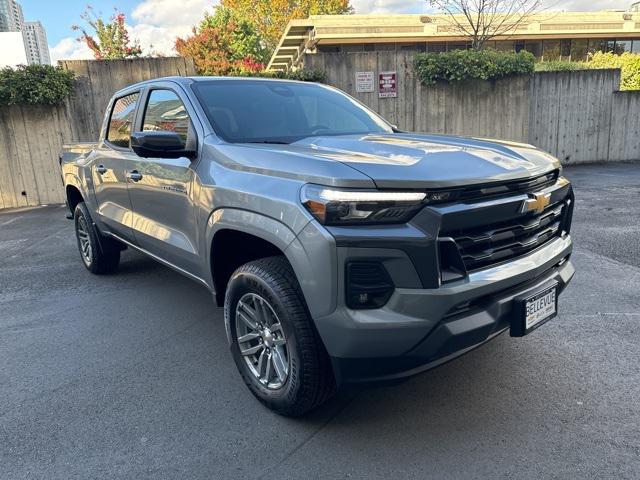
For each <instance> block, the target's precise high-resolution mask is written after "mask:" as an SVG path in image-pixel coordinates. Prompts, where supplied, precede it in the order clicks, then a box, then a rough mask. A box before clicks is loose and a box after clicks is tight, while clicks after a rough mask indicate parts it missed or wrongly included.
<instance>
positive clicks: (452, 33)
mask: <svg viewBox="0 0 640 480" xmlns="http://www.w3.org/2000/svg"><path fill="white" fill-rule="evenodd" d="M638 6H640V4H635V5H634V6H632V8H634V7H638ZM636 10H638V8H636ZM487 46H488V47H489V48H495V49H497V50H502V51H514V52H518V51H521V50H527V51H529V52H531V53H533V54H534V55H535V56H536V58H538V59H540V60H545V61H549V60H586V59H587V56H588V54H589V53H591V52H596V51H612V52H616V53H622V52H633V53H640V12H635V11H631V10H630V11H628V12H618V11H616V12H612V11H603V12H546V13H540V14H536V15H532V16H530V17H528V18H527V19H526V20H525V21H523V22H520V23H518V24H517V25H515V26H514V27H513V29H512V30H510V31H508V32H506V33H505V34H503V35H499V36H497V37H496V38H494V39H492V40H491V41H489V42H488V44H487ZM469 47H470V44H469V39H468V37H467V36H465V35H463V34H461V32H460V30H459V29H458V28H456V27H455V25H454V23H453V21H452V20H451V18H450V17H448V16H446V15H441V14H440V15H438V14H436V15H312V16H310V17H309V18H307V19H303V20H292V21H290V22H289V24H288V25H287V29H286V30H285V32H284V34H283V36H282V38H281V39H280V43H279V45H278V47H277V48H276V50H275V52H274V54H273V56H272V57H271V60H270V62H269V65H268V68H270V69H272V70H289V69H295V68H299V67H301V66H303V65H304V58H305V56H306V55H314V54H317V53H349V52H367V51H371V52H375V51H394V50H411V51H416V52H445V51H449V50H456V49H465V48H469Z"/></svg>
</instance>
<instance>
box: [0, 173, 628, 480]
mask: <svg viewBox="0 0 640 480" xmlns="http://www.w3.org/2000/svg"><path fill="white" fill-rule="evenodd" d="M565 173H566V175H567V176H568V177H569V178H570V179H571V180H572V181H573V182H574V186H575V190H576V196H577V203H576V207H577V208H576V213H575V216H574V227H573V231H572V235H573V237H574V241H575V250H574V254H573V257H572V259H573V261H574V263H575V266H576V269H577V274H576V276H575V278H574V280H573V282H572V284H571V285H570V286H569V288H568V289H567V291H566V292H565V293H564V294H563V295H562V296H561V298H560V314H559V316H558V317H557V318H555V319H554V320H552V321H551V322H549V323H548V324H547V325H545V326H544V327H542V328H540V329H538V330H537V331H535V332H534V333H533V334H531V335H529V336H527V337H525V338H522V339H513V338H510V337H509V335H508V334H505V335H502V336H500V337H498V338H497V339H495V340H493V341H492V342H490V343H488V344H486V345H484V346H482V347H481V348H479V349H477V350H475V351H473V352H471V353H469V354H467V355H466V356H464V357H462V358H459V359H457V360H455V361H452V362H450V363H448V364H446V365H444V366H441V367H439V368H437V369H434V370H431V371H429V372H427V373H424V374H422V375H419V376H417V377H414V378H412V379H410V380H408V381H406V382H403V383H401V384H399V385H394V386H385V387H375V388H366V389H361V390H352V391H347V392H344V393H342V394H340V395H339V396H338V397H337V398H336V399H335V400H333V401H332V402H330V403H329V404H328V405H326V406H325V407H323V408H322V409H320V410H319V411H317V412H314V413H313V414H312V415H310V416H309V417H307V418H304V419H298V420H292V419H287V418H283V417H280V416H278V415H276V414H273V413H271V412H270V411H268V410H266V409H265V408H264V407H262V406H261V405H260V404H259V403H258V402H257V401H256V400H255V399H254V398H253V397H252V396H251V394H250V393H249V392H248V390H247V389H246V388H245V386H244V384H243V383H242V381H241V379H240V376H239V375H238V373H237V372H236V368H235V365H234V363H233V361H232V359H231V356H230V354H229V352H228V347H227V343H226V339H225V333H224V325H223V320H222V309H220V308H217V307H215V306H214V304H213V301H212V298H211V295H210V294H209V293H208V292H207V291H206V290H205V289H204V288H203V287H201V286H199V285H198V284H196V283H193V282H192V281H190V280H188V279H187V278H184V277H182V276H180V275H179V274H177V273H175V272H173V271H172V270H169V269H167V268H165V267H163V266H160V265H159V264H157V263H155V262H154V261H153V260H150V259H148V258H146V257H144V256H143V255H141V254H139V253H136V252H133V251H131V250H129V251H127V252H125V253H124V255H123V261H122V263H121V268H120V270H119V272H118V273H117V274H116V275H112V276H103V277H98V276H94V275H91V274H90V273H89V272H87V271H86V270H85V268H84V267H83V265H82V263H81V260H80V256H79V253H78V251H77V248H76V245H75V238H74V234H73V225H72V222H70V221H68V220H65V218H64V215H65V210H64V208H63V207H60V206H49V207H40V208H35V209H29V210H19V211H11V212H3V213H0V478H1V479H3V480H4V479H11V480H13V479H22V478H42V479H58V478H60V479H69V478H78V479H94V478H107V479H120V478H122V479H143V478H152V479H161V478H175V479H177V478H180V479H182V478H185V479H186V478H202V479H218V478H220V479H231V478H243V479H254V478H266V479H276V478H277V479H281V478H285V479H288V478H293V479H297V478H304V479H305V480H310V479H315V478H321V479H340V478H366V479H378V478H380V479H403V478H437V479H462V478H464V479H469V478H517V479H525V478H527V479H528V478H532V479H533V478H535V479H538V478H558V479H566V478H580V479H584V478H616V479H622V478H628V479H638V478H640V208H639V207H638V199H640V163H636V164H614V165H608V166H603V165H594V166H579V167H572V168H567V169H566V170H565Z"/></svg>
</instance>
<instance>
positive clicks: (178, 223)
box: [61, 77, 574, 416]
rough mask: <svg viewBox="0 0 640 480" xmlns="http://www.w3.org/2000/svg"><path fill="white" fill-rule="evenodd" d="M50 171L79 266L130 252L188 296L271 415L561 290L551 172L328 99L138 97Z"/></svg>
mask: <svg viewBox="0 0 640 480" xmlns="http://www.w3.org/2000/svg"><path fill="white" fill-rule="evenodd" d="M61 167H62V173H63V179H64V184H65V188H66V198H67V203H68V206H69V209H70V211H71V214H72V216H71V215H70V218H73V220H74V224H75V233H76V237H77V244H78V248H79V250H80V256H81V258H82V262H83V263H84V265H85V266H86V268H87V269H89V270H90V271H91V272H93V273H95V274H109V273H112V272H114V271H115V270H116V269H117V267H118V262H119V260H120V253H121V251H122V250H124V249H125V248H127V247H130V248H133V249H135V250H139V251H140V252H142V253H144V254H146V255H149V256H151V257H152V258H154V259H155V260H157V261H159V262H161V263H162V264H164V265H166V266H168V267H170V268H173V269H175V270H177V271H178V272H180V273H182V274H184V275H186V276H187V277H189V278H191V279H193V280H195V281H196V282H198V283H200V284H202V285H203V286H204V287H206V288H207V289H208V290H209V291H210V292H211V293H212V294H213V296H214V298H215V300H216V301H217V303H218V306H224V322H225V328H226V335H227V339H228V343H229V346H230V351H231V355H232V357H233V359H234V361H235V363H236V365H237V367H238V370H239V372H240V375H241V376H242V378H243V380H244V382H245V383H246V385H247V386H248V388H249V389H250V390H251V392H252V393H253V394H254V395H255V396H256V397H257V398H258V399H259V400H260V401H261V402H262V403H264V404H265V405H267V406H268V407H269V408H271V409H273V410H275V411H277V412H279V413H281V414H284V415H291V416H296V415H302V414H304V413H305V412H307V411H309V410H311V409H312V408H314V407H316V406H318V405H320V404H321V403H322V402H324V401H325V400H327V399H328V398H329V397H331V395H332V394H333V393H334V392H335V391H336V389H337V388H338V387H340V386H341V385H344V384H350V383H357V382H378V381H388V380H397V379H401V378H403V377H407V376H409V375H413V374H416V373H418V372H422V371H424V370H426V369H429V368H432V367H434V366H437V365H439V364H442V363H443V362H446V361H448V360H450V359H453V358H455V357H457V356H459V355H462V354H463V353H465V352H468V351H470V350H471V349H473V348H475V347H477V346H479V345H481V344H483V343H484V342H487V341H488V340H490V339H492V338H494V337H496V336H497V335H499V334H500V333H502V332H505V331H507V330H508V331H510V334H511V336H514V337H521V336H524V335H526V334H528V333H530V332H531V331H532V330H535V329H536V328H538V327H539V326H541V325H543V324H544V323H545V322H546V321H548V320H549V319H550V318H552V317H554V316H555V315H556V312H557V309H558V296H559V294H560V293H561V292H562V291H563V290H564V289H565V287H566V286H567V284H568V283H569V281H570V280H571V278H572V276H573V274H574V267H573V265H572V263H571V261H570V256H571V250H572V241H571V237H570V235H569V230H570V225H571V217H572V211H573V206H574V198H573V192H572V188H571V185H570V183H569V182H568V181H567V180H566V179H565V178H564V177H563V176H562V169H561V166H560V162H559V161H558V160H557V159H555V158H553V157H552V156H551V155H549V154H547V153H544V152H542V151H540V150H537V149H536V148H534V147H532V146H530V145H524V144H518V143H512V142H503V141H494V140H484V139H475V138H461V137H454V136H445V135H426V134H416V133H406V132H401V131H399V130H398V129H397V128H396V127H394V126H392V125H390V124H389V123H388V122H386V121H385V120H384V119H382V118H381V117H380V116H379V115H377V114H376V113H374V112H373V111H371V110H369V109H368V108H366V107H365V106H363V105H362V104H360V103H359V102H358V101H356V100H355V99H353V98H351V97H350V96H348V95H346V94H344V93H342V92H340V91H339V90H337V89H335V88H332V87H329V86H325V85H320V84H312V83H302V82H292V81H284V80H273V79H239V78H213V77H198V78H174V77H171V78H162V79H156V80H152V81H146V82H142V83H138V84H136V85H132V86H130V87H128V88H125V89H123V90H121V91H119V92H117V93H116V94H115V95H114V96H113V98H112V100H111V102H110V104H109V106H108V109H107V112H106V114H105V117H104V122H103V125H102V129H101V133H100V139H99V141H98V143H97V144H78V145H72V146H69V147H66V149H65V150H64V151H63V153H62V155H61ZM176 301H180V299H176Z"/></svg>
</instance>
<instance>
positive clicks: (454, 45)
mask: <svg viewBox="0 0 640 480" xmlns="http://www.w3.org/2000/svg"><path fill="white" fill-rule="evenodd" d="M469 48H471V44H470V43H469V42H447V51H448V52H451V51H452V50H468V49H469Z"/></svg>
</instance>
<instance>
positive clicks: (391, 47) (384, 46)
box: [374, 43, 396, 52]
mask: <svg viewBox="0 0 640 480" xmlns="http://www.w3.org/2000/svg"><path fill="white" fill-rule="evenodd" d="M374 50H375V51H376V52H395V51H396V44H395V43H376V44H375V47H374Z"/></svg>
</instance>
